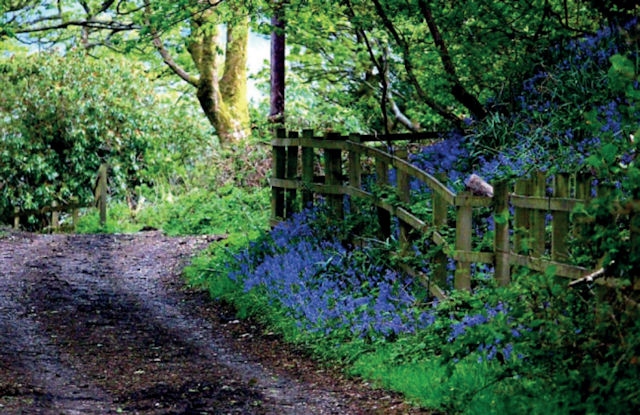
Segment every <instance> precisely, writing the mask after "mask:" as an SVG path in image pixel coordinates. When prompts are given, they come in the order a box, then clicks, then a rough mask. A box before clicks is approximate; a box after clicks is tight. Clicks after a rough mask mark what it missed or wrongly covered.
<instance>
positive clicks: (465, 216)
mask: <svg viewBox="0 0 640 415" xmlns="http://www.w3.org/2000/svg"><path fill="white" fill-rule="evenodd" d="M468 195H469V193H468V192H462V193H459V196H462V198H461V199H462V201H463V203H461V204H460V206H458V209H457V211H456V252H460V253H463V252H470V251H471V233H472V229H473V227H472V218H473V208H472V207H471V206H470V205H469V204H467V203H464V196H468ZM456 199H457V198H456ZM453 285H454V288H455V289H456V290H466V291H471V263H470V262H467V261H462V260H458V261H457V263H456V273H455V280H454V284H453Z"/></svg>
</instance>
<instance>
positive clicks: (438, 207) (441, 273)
mask: <svg viewBox="0 0 640 415" xmlns="http://www.w3.org/2000/svg"><path fill="white" fill-rule="evenodd" d="M435 177H436V179H438V181H440V182H442V183H444V182H445V181H446V179H447V175H446V174H445V173H437V174H436V176H435ZM431 207H432V209H433V226H434V227H435V229H436V232H439V231H440V230H441V229H442V228H444V227H446V226H447V207H448V205H447V202H446V201H445V200H444V199H443V198H442V196H440V195H439V194H438V192H431ZM432 260H433V264H434V266H433V268H432V277H433V280H434V281H435V283H436V284H437V285H439V286H441V287H444V286H445V284H446V282H447V262H448V260H449V259H448V257H447V254H445V253H444V251H442V250H438V251H437V252H436V254H435V255H434V257H433V259H432Z"/></svg>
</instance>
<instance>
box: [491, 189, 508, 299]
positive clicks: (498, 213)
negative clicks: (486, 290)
mask: <svg viewBox="0 0 640 415" xmlns="http://www.w3.org/2000/svg"><path fill="white" fill-rule="evenodd" d="M493 189H494V196H493V201H494V213H493V218H494V224H495V239H494V244H493V251H494V253H495V278H496V280H497V281H498V285H500V286H502V287H504V286H506V285H508V284H509V283H510V282H511V265H510V264H509V254H510V253H511V245H510V241H509V188H508V183H507V182H498V183H496V185H495V186H494V188H493Z"/></svg>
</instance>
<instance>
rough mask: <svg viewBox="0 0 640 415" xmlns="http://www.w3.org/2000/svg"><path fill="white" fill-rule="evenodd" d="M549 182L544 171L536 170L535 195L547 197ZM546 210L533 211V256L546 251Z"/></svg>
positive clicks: (541, 254) (538, 255)
mask: <svg viewBox="0 0 640 415" xmlns="http://www.w3.org/2000/svg"><path fill="white" fill-rule="evenodd" d="M546 191H547V183H546V179H545V175H544V173H543V172H536V174H535V175H534V178H533V196H536V197H545V195H546ZM546 214H547V212H546V211H544V210H538V209H533V210H532V211H531V239H532V241H531V243H532V248H533V254H532V255H533V256H534V257H535V258H540V257H542V256H543V255H544V251H545V217H546Z"/></svg>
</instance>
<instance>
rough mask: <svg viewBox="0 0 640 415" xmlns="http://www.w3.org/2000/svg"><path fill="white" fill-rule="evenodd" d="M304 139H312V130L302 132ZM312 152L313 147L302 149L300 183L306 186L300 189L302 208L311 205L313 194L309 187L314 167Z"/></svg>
mask: <svg viewBox="0 0 640 415" xmlns="http://www.w3.org/2000/svg"><path fill="white" fill-rule="evenodd" d="M302 136H303V137H304V138H309V137H313V130H304V131H302ZM314 159H315V156H314V150H313V147H302V183H303V184H305V185H306V186H303V187H302V189H303V190H302V207H303V208H308V207H310V206H311V205H313V192H312V191H311V190H310V188H309V186H310V185H311V184H312V183H313V181H314V180H313V167H314Z"/></svg>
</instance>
